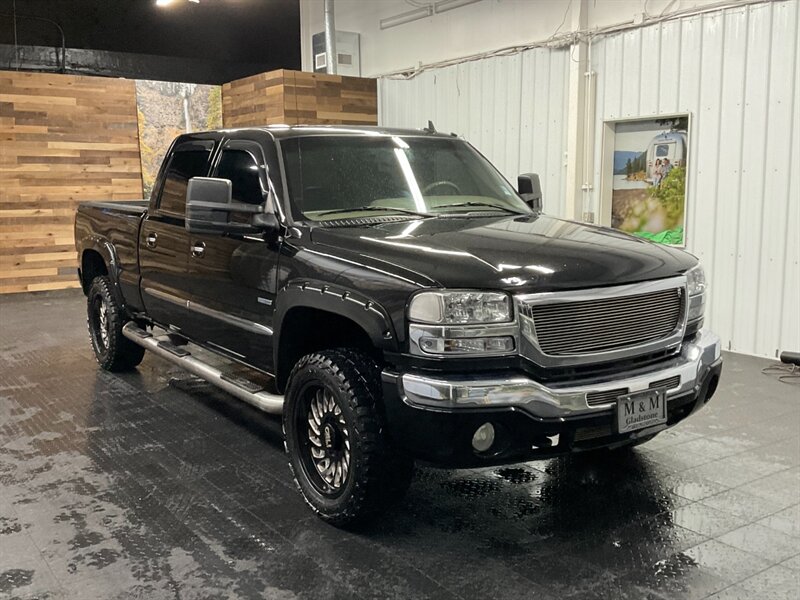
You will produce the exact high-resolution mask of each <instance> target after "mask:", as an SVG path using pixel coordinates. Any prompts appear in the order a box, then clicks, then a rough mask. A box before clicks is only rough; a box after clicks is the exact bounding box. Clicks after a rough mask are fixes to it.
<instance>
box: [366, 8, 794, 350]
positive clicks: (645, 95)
mask: <svg viewBox="0 0 800 600" xmlns="http://www.w3.org/2000/svg"><path fill="white" fill-rule="evenodd" d="M798 38H800V9H799V4H798V1H797V0H790V1H788V2H774V3H767V4H759V5H752V6H749V7H737V8H733V9H728V10H726V11H718V12H714V13H708V14H705V15H697V16H693V17H687V18H684V19H681V20H676V21H671V22H666V23H663V24H658V25H651V26H648V27H643V28H640V29H636V30H632V31H629V32H625V33H621V34H617V35H614V36H610V37H606V38H602V39H599V40H597V41H595V43H594V44H593V45H592V49H591V61H592V68H593V69H594V70H595V71H596V72H597V92H596V97H597V106H596V120H595V128H596V129H595V131H596V134H595V140H596V149H595V157H594V159H595V160H594V164H595V177H594V180H595V197H594V198H593V204H594V206H593V207H587V208H589V209H590V210H594V211H595V212H596V211H597V210H598V206H599V201H598V198H597V197H596V195H597V194H598V193H599V185H598V184H599V182H600V169H601V154H602V130H603V122H604V121H607V120H613V119H619V118H627V117H646V116H651V115H658V114H667V113H676V112H689V113H691V114H692V130H691V132H690V136H691V142H690V146H691V147H690V157H689V174H688V177H689V180H688V185H689V189H688V215H687V249H688V250H689V251H690V252H692V253H693V254H696V255H697V256H699V257H700V259H701V260H702V261H703V264H704V265H705V266H706V270H707V272H708V274H709V276H710V280H711V286H712V288H711V303H710V306H709V307H708V308H707V316H708V324H709V325H710V326H711V327H712V328H713V329H714V330H715V331H717V332H718V333H719V334H720V336H721V337H722V339H723V343H724V345H725V347H726V348H730V349H732V350H735V351H739V352H745V353H749V354H759V355H764V356H774V355H775V353H776V351H777V350H779V349H781V350H785V349H794V350H800V71H799V70H800V43H799V42H798ZM569 60H570V59H569V53H568V51H566V50H547V49H537V50H531V51H527V52H525V53H523V54H521V55H517V56H513V57H503V58H490V59H484V60H481V61H476V62H471V63H465V64H461V65H457V66H452V67H447V68H444V69H438V70H434V71H429V72H426V73H424V74H422V75H420V76H419V77H417V78H415V79H412V80H409V81H400V80H386V79H384V80H381V81H380V83H379V117H378V118H379V122H380V123H381V124H382V125H387V126H401V127H422V126H423V125H424V124H425V123H426V122H427V120H428V119H432V120H433V121H434V123H435V124H436V126H437V128H438V129H441V130H446V131H455V132H457V133H459V134H461V135H463V136H464V137H466V139H468V140H469V141H470V142H472V143H473V144H475V145H476V147H477V148H478V149H479V150H481V151H482V152H483V153H484V154H486V156H487V157H488V158H489V159H490V160H491V161H493V162H494V163H495V164H496V165H497V166H498V167H499V168H500V169H501V170H502V172H503V173H504V174H505V175H506V176H507V177H508V178H509V179H511V180H512V181H513V179H514V177H515V176H516V174H517V173H519V172H521V171H536V172H539V173H540V174H542V183H543V187H544V193H545V210H546V211H547V212H548V213H550V214H560V213H561V211H562V210H563V206H564V204H565V200H564V196H565V194H566V181H565V174H566V170H565V159H564V156H565V151H566V126H567V104H568V93H569V90H568V68H569Z"/></svg>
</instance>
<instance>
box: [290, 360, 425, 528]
mask: <svg viewBox="0 0 800 600" xmlns="http://www.w3.org/2000/svg"><path fill="white" fill-rule="evenodd" d="M319 388H324V390H328V391H329V392H330V395H331V396H332V397H333V400H334V401H335V404H336V406H337V407H338V408H339V409H341V415H342V416H343V417H344V421H345V423H346V428H347V432H346V433H347V436H349V437H347V439H348V440H349V442H350V445H349V450H350V455H349V468H348V472H347V476H346V478H345V480H344V482H343V483H341V487H340V489H339V490H338V491H336V495H333V493H332V491H331V490H328V493H326V492H325V491H324V490H322V489H321V486H320V484H322V487H325V481H324V480H323V479H322V478H321V477H320V476H319V475H320V474H319V472H318V471H316V472H315V471H314V468H313V457H312V453H311V442H310V437H311V433H312V431H311V429H310V428H309V426H308V425H307V422H308V420H309V419H310V418H311V409H310V408H308V406H309V404H308V402H309V400H308V397H309V396H308V395H309V394H314V393H315V390H317V389H319ZM284 398H285V400H284V402H285V404H284V410H283V432H284V440H285V445H286V452H287V454H288V457H289V465H290V467H291V469H292V473H293V475H294V479H295V482H296V483H297V486H298V487H299V489H300V492H301V493H302V495H303V498H304V499H305V501H306V503H307V504H308V505H309V506H310V507H311V509H312V510H313V511H314V512H315V513H316V514H317V515H318V516H319V517H320V518H321V519H323V520H324V521H327V522H328V523H331V524H333V525H336V526H339V527H345V526H353V525H357V524H360V523H363V522H365V521H367V520H368V519H369V518H370V517H371V516H373V515H375V514H376V513H377V512H379V511H380V510H381V509H383V508H385V507H387V506H388V505H389V504H391V503H393V502H396V501H398V500H399V499H401V498H402V497H403V495H404V494H405V492H406V491H407V489H408V487H409V485H410V483H411V479H412V475H413V467H414V461H413V460H412V459H411V458H410V457H408V456H406V455H404V454H403V453H401V452H399V451H398V450H397V449H396V448H395V447H394V445H393V444H392V443H391V440H390V439H389V436H388V435H387V433H386V431H385V428H384V425H383V418H382V416H381V412H380V399H381V383H380V372H379V370H378V367H377V365H376V364H375V361H374V360H372V359H371V358H370V357H368V356H366V355H365V354H363V353H361V352H357V351H355V350H350V349H335V350H325V351H321V352H316V353H313V354H309V355H307V356H304V357H303V358H301V359H300V360H299V361H298V362H297V364H296V365H295V366H294V368H293V369H292V372H291V374H290V376H289V383H288V386H287V389H286V395H285V396H284ZM328 398H330V396H328ZM311 401H313V399H312V400H311ZM304 428H305V429H304Z"/></svg>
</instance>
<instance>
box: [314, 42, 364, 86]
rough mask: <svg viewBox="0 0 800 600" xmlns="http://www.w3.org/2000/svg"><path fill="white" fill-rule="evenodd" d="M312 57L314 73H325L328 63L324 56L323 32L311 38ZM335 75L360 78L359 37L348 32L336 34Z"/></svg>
mask: <svg viewBox="0 0 800 600" xmlns="http://www.w3.org/2000/svg"><path fill="white" fill-rule="evenodd" d="M311 46H312V50H313V55H314V72H315V73H325V72H326V71H327V70H328V61H327V57H326V56H325V32H324V31H321V32H319V33H315V34H314V35H313V36H312V38H311ZM336 53H337V61H336V67H337V68H336V73H337V74H338V75H350V76H352V77H360V76H361V49H360V36H359V34H357V33H353V32H350V31H337V32H336Z"/></svg>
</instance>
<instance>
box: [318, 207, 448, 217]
mask: <svg viewBox="0 0 800 600" xmlns="http://www.w3.org/2000/svg"><path fill="white" fill-rule="evenodd" d="M370 210H380V211H384V212H385V211H394V212H398V213H402V214H404V215H414V216H417V217H435V216H436V215H432V214H431V213H424V212H417V211H415V210H408V209H405V208H396V207H394V206H356V207H353V208H336V209H334V210H326V211H323V212H320V213H317V214H316V215H314V216H316V217H324V216H326V215H334V214H336V213H348V212H359V211H370Z"/></svg>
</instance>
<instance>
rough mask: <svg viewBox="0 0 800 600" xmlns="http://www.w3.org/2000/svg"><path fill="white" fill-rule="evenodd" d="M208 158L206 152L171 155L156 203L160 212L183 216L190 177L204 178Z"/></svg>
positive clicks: (182, 151) (206, 171) (186, 151)
mask: <svg viewBox="0 0 800 600" xmlns="http://www.w3.org/2000/svg"><path fill="white" fill-rule="evenodd" d="M208 156H209V151H208V150H180V151H178V152H175V153H173V155H172V158H171V159H170V161H169V167H167V173H166V176H165V177H164V186H163V187H162V188H161V198H160V199H159V201H158V207H159V208H160V209H161V210H162V211H164V212H168V213H171V214H175V215H181V216H183V214H184V212H185V211H186V186H188V185H189V180H190V179H191V178H192V177H205V176H206V174H207V173H208Z"/></svg>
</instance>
